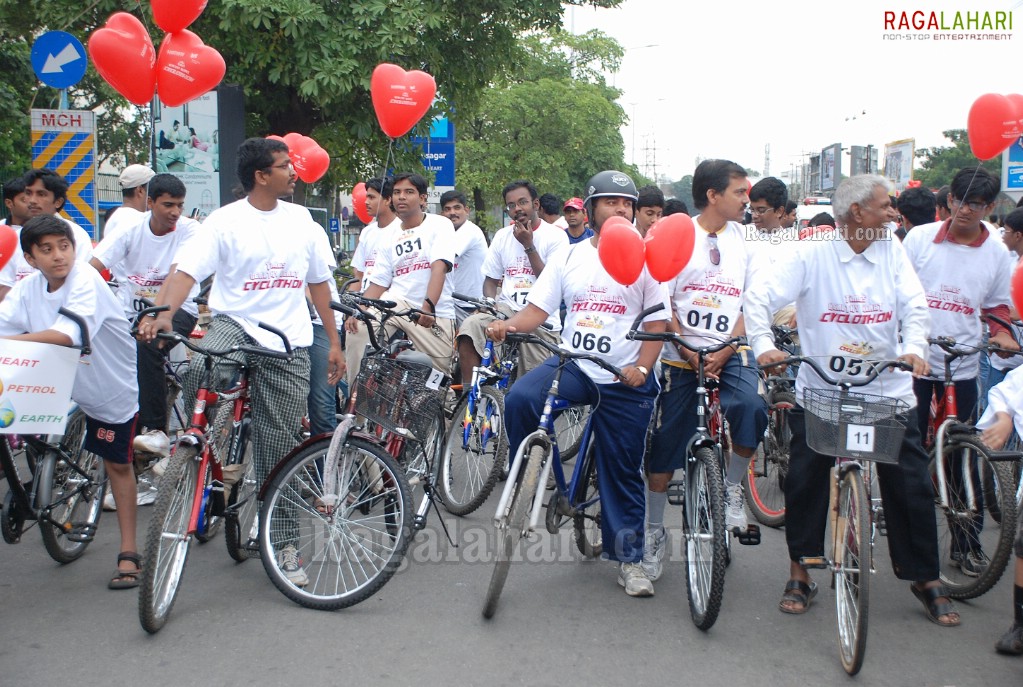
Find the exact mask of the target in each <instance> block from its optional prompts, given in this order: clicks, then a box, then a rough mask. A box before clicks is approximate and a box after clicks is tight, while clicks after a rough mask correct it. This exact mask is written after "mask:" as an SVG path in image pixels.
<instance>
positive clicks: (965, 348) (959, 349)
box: [927, 316, 1023, 362]
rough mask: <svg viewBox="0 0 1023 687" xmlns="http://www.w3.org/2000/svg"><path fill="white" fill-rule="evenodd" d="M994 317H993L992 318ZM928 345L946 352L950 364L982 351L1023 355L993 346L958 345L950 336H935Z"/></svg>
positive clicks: (999, 319) (928, 340) (1022, 352)
mask: <svg viewBox="0 0 1023 687" xmlns="http://www.w3.org/2000/svg"><path fill="white" fill-rule="evenodd" d="M992 317H993V316H992ZM994 319H995V320H998V321H1000V322H1001V321H1003V320H1001V318H998V317H995V318H994ZM927 343H929V344H930V345H932V346H937V347H938V348H940V349H941V350H943V351H945V357H946V358H947V360H948V361H949V362H951V361H953V360H955V359H956V358H962V357H963V356H966V355H972V354H974V353H980V352H981V351H984V352H990V353H999V352H1001V353H1011V354H1012V355H1023V351H1013V350H1010V349H1008V348H1002V347H1001V346H992V345H991V344H964V343H956V340H955V339H953V338H952V337H950V336H935V337H931V338H929V339H927Z"/></svg>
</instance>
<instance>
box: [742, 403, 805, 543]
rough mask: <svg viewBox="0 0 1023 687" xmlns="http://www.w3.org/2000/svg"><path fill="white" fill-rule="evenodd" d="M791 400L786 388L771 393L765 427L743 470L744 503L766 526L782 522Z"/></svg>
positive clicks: (790, 438) (774, 525)
mask: <svg viewBox="0 0 1023 687" xmlns="http://www.w3.org/2000/svg"><path fill="white" fill-rule="evenodd" d="M795 403H796V397H795V395H794V394H792V393H791V392H789V391H779V392H777V393H772V394H771V397H770V415H769V418H770V419H769V424H768V426H767V431H766V432H765V433H764V440H763V442H761V444H760V446H759V447H757V452H756V455H755V456H754V457H753V460H752V461H750V466H749V472H748V473H747V474H746V485H745V486H746V489H745V492H746V503H747V504H748V505H749V509H750V511H751V512H752V513H753V517H755V518H756V519H757V522H759V523H760V524H762V525H766V526H768V527H781V526H782V525H784V524H785V476H786V475H787V474H788V471H789V445H790V443H791V440H792V430H791V429H789V425H788V411H789V410H791V409H792V408H793V407H794V406H795Z"/></svg>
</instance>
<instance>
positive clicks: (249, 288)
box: [175, 198, 333, 351]
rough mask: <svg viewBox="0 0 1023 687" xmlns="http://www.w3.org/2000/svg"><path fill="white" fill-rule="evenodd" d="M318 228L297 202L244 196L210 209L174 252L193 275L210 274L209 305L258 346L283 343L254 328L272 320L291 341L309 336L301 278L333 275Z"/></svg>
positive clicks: (300, 343) (308, 341)
mask: <svg viewBox="0 0 1023 687" xmlns="http://www.w3.org/2000/svg"><path fill="white" fill-rule="evenodd" d="M322 234H323V228H322V227H321V226H320V225H319V224H317V223H316V222H315V221H313V218H312V216H311V215H310V214H309V211H308V210H306V209H305V208H304V207H302V206H300V205H294V204H292V203H287V202H284V201H278V202H277V207H275V208H274V209H273V210H270V211H269V212H263V211H262V210H257V209H256V208H254V207H252V205H251V204H249V201H248V199H247V198H243V199H241V200H238V201H235V202H233V203H231V204H230V205H225V206H224V207H222V208H220V209H218V210H214V211H213V212H212V213H210V216H209V217H207V218H206V221H205V222H203V224H202V228H201V229H200V230H199V231H197V232H196V233H195V234H194V235H193V236H192V239H191V240H190V241H189V242H188V243H186V244H185V245H183V246H182V247H181V248H180V249H179V250H178V254H177V256H176V257H175V262H177V265H178V269H179V270H180V271H182V272H184V273H185V274H188V275H189V276H191V277H192V278H193V279H195V280H196V281H203V280H204V279H206V278H207V277H209V276H210V275H212V274H214V273H216V275H217V278H216V279H214V280H213V288H212V289H211V290H210V297H209V303H210V310H211V311H212V312H213V313H214V314H215V315H227V316H228V317H230V318H231V319H233V320H235V321H237V322H238V324H240V325H241V326H242V328H243V329H245V332H246V333H247V334H248V335H249V336H251V337H252V338H253V339H255V340H256V341H257V342H258V343H259V344H260V345H261V346H265V347H266V348H271V349H274V350H277V351H283V350H284V344H283V343H282V342H281V340H280V337H278V336H277V335H276V334H273V333H272V332H269V331H267V330H265V329H261V328H260V327H259V323H260V322H265V323H267V324H269V325H271V326H274V327H277V328H278V329H280V330H281V331H283V332H284V334H285V335H286V336H287V337H288V341H290V342H291V345H292V346H294V347H296V348H297V347H305V346H310V345H312V343H313V327H312V323H311V321H310V319H309V308H308V306H307V305H306V298H305V287H306V284H307V283H309V284H319V283H320V282H325V281H328V280H330V279H332V278H333V273H332V271H331V269H330V267H329V266H328V265H327V260H326V258H325V257H324V255H323V254H322V252H321V248H320V247H319V236H320V235H322Z"/></svg>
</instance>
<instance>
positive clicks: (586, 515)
mask: <svg viewBox="0 0 1023 687" xmlns="http://www.w3.org/2000/svg"><path fill="white" fill-rule="evenodd" d="M585 460H586V462H587V465H585V466H583V473H582V474H583V484H582V492H583V493H582V494H580V495H579V497H578V498H577V499H576V503H577V504H583V503H586V502H587V501H589V500H590V499H593V498H597V495H598V494H599V489H598V488H597V468H596V465H595V464H594V463H595V461H594V458H593V443H592V442H590V444H589V446H587V447H586V458H585ZM572 520H573V523H572V524H573V526H574V527H575V545H576V547H577V548H578V549H579V553H581V554H582V555H584V556H586V557H587V558H599V557H600V554H601V553H603V552H604V537H603V535H602V534H601V529H600V523H601V515H600V499H599V498H598V499H597V500H596V501H595V502H594V503H593V505H591V506H589V507H587V508H586V510H585V511H583V512H579V513H577V514H576V515H575V517H574V518H573V519H572Z"/></svg>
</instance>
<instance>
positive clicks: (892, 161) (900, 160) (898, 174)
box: [883, 138, 916, 193]
mask: <svg viewBox="0 0 1023 687" xmlns="http://www.w3.org/2000/svg"><path fill="white" fill-rule="evenodd" d="M915 154H916V139H912V138H906V139H903V140H901V141H892V142H891V143H886V144H885V146H884V172H883V174H884V177H885V178H886V179H888V181H890V182H892V183H893V184H895V190H896V191H897V192H899V193H901V192H902V191H903V190H905V188H906V185H907V184H909V182H910V181H912V180H913V156H914V155H915Z"/></svg>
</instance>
